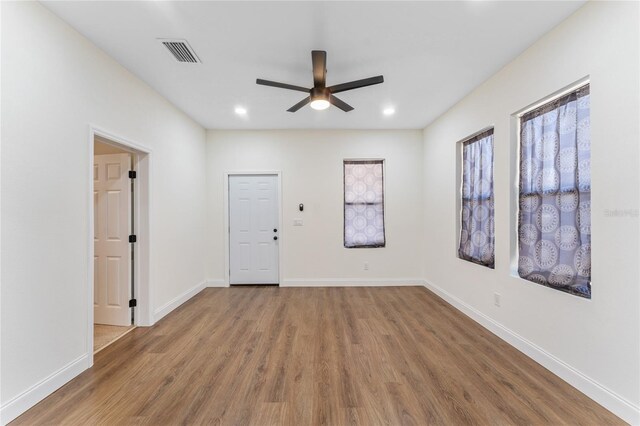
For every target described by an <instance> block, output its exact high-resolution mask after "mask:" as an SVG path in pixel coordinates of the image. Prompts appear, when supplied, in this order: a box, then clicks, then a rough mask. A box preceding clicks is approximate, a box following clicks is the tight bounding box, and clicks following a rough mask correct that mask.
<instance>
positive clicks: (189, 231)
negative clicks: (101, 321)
mask: <svg viewBox="0 0 640 426" xmlns="http://www.w3.org/2000/svg"><path fill="white" fill-rule="evenodd" d="M2 9H3V10H2V114H3V115H2V136H3V139H2V252H1V258H2V266H3V268H2V277H1V278H2V314H1V321H2V350H1V354H2V364H1V369H2V379H1V380H2V381H1V384H0V385H1V388H2V404H3V406H2V415H3V421H7V420H8V419H10V418H11V417H13V416H14V415H15V414H16V413H19V412H20V411H21V410H23V409H24V408H25V407H26V406H28V405H29V404H32V403H33V402H34V401H37V399H39V398H41V397H43V396H45V395H46V393H45V394H43V393H42V392H44V391H45V390H47V389H50V388H51V387H52V386H55V385H59V384H61V383H59V382H60V381H61V380H63V379H65V378H66V379H68V378H71V376H73V374H77V372H78V371H79V370H81V369H83V368H85V367H86V359H87V354H88V353H90V351H91V350H92V348H88V347H87V336H88V329H87V327H88V325H87V321H88V320H87V311H88V309H87V300H88V293H87V291H88V290H87V289H88V283H87V273H88V268H89V266H88V258H87V256H88V246H87V242H88V238H89V235H88V220H89V218H88V210H87V209H88V201H89V200H88V192H89V182H88V176H89V166H90V165H89V147H90V144H91V143H93V142H92V141H90V140H89V125H90V124H93V125H96V126H99V127H101V128H103V129H105V130H108V131H110V132H112V133H115V134H118V135H121V136H123V137H126V138H127V139H130V140H132V141H135V142H138V143H139V144H142V145H145V146H148V147H150V148H151V149H152V154H151V156H150V161H151V163H150V164H151V172H150V173H151V178H150V179H151V194H150V197H151V211H152V216H151V235H150V236H149V237H150V240H151V274H152V275H151V285H152V288H151V291H152V298H153V300H152V302H153V306H152V309H157V308H159V307H161V306H163V305H165V304H167V303H168V302H170V301H172V300H174V299H175V298H176V297H178V296H179V295H181V294H183V293H185V292H187V291H188V290H190V289H192V288H194V287H195V286H198V285H200V284H203V283H204V279H205V272H204V255H203V252H204V238H203V234H204V221H205V216H204V211H205V201H204V198H205V192H206V191H205V172H204V170H205V162H204V155H205V132H204V129H202V128H201V127H200V126H199V125H197V124H196V123H195V122H193V121H192V120H191V119H189V118H188V117H186V116H185V115H184V114H183V113H182V112H180V111H178V110H177V109H176V108H175V107H173V106H172V105H171V104H170V103H169V102H167V101H166V100H165V99H164V98H162V97H161V96H160V95H158V94H157V93H156V92H154V91H153V90H152V89H151V88H149V87H148V86H147V85H146V84H144V83H142V82H141V81H140V80H139V79H138V78H136V77H135V76H133V75H132V74H131V73H129V72H128V71H127V70H125V69H124V68H123V67H121V66H120V65H118V64H117V63H116V62H115V61H114V60H113V59H111V58H110V57H108V56H107V55H106V54H105V53H103V52H102V51H101V50H99V49H98V48H97V47H95V46H94V45H92V44H91V43H90V42H89V41H88V40H86V39H85V38H84V37H82V36H81V35H79V34H78V33H77V32H76V31H74V30H73V29H72V28H70V27H69V26H68V25H67V24H66V23H64V22H62V21H61V20H59V19H58V18H57V17H55V16H54V15H53V14H52V13H51V12H49V11H48V10H46V9H45V8H44V7H42V6H41V5H40V4H38V3H36V2H20V3H18V2H16V3H8V2H5V3H3V4H2ZM43 381H44V382H43ZM34 386H35V387H34ZM49 391H50V390H49Z"/></svg>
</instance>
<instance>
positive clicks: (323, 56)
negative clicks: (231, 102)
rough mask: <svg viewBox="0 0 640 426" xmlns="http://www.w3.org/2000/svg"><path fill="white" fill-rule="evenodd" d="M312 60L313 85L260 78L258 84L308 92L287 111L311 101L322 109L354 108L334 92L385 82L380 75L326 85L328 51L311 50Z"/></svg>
mask: <svg viewBox="0 0 640 426" xmlns="http://www.w3.org/2000/svg"><path fill="white" fill-rule="evenodd" d="M311 61H312V63H313V87H312V88H311V89H307V88H306V87H301V86H294V85H292V84H286V83H277V82H275V81H269V80H262V79H261V78H258V79H257V80H256V83H257V84H261V85H263V86H272V87H279V88H281V89H289V90H297V91H299V92H305V93H308V94H309V96H308V97H306V98H304V99H303V100H301V101H300V102H298V103H297V104H295V105H294V106H292V107H291V108H289V109H288V110H287V111H289V112H296V111H298V110H299V109H300V108H302V107H303V106H305V105H306V104H308V103H310V104H311V108H313V109H317V110H322V109H327V108H329V106H330V105H335V106H337V107H338V108H340V109H341V110H343V111H344V112H349V111H351V110H353V107H352V106H351V105H349V104H347V103H346V102H344V101H341V100H340V99H338V98H336V97H335V96H333V94H334V93H339V92H344V91H346V90H353V89H359V88H360V87H366V86H371V85H374V84H380V83H382V82H384V78H383V77H382V76H381V75H379V76H376V77H369V78H365V79H362V80H355V81H350V82H349V83H342V84H336V85H335V86H329V87H327V86H326V83H327V52H325V51H324V50H313V51H311Z"/></svg>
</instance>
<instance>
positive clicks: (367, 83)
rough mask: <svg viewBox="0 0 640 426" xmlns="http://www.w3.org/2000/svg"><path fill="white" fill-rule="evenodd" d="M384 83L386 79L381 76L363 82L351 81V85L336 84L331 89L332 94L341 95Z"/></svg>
mask: <svg viewBox="0 0 640 426" xmlns="http://www.w3.org/2000/svg"><path fill="white" fill-rule="evenodd" d="M380 83H384V78H383V77H382V76H381V75H379V76H377V77H369V78H364V79H362V80H356V81H350V82H349V83H342V84H336V85H335V86H331V87H329V88H328V89H329V91H330V92H331V93H340V92H344V91H346V90H353V89H359V88H361V87H367V86H373V85H374V84H380Z"/></svg>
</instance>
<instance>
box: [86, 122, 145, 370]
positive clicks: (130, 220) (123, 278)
mask: <svg viewBox="0 0 640 426" xmlns="http://www.w3.org/2000/svg"><path fill="white" fill-rule="evenodd" d="M89 151H90V157H91V173H90V177H91V179H90V182H91V185H90V189H91V191H90V196H91V198H90V205H89V211H90V214H89V220H90V242H89V247H90V259H89V265H90V266H89V269H90V276H89V281H90V285H89V295H90V298H89V315H88V316H89V324H88V328H89V333H88V336H87V352H88V353H90V354H95V353H97V352H99V351H100V350H102V349H104V348H106V347H107V346H109V345H110V344H111V343H113V342H115V341H117V340H118V339H120V338H122V337H123V336H124V335H126V334H127V333H129V332H131V331H132V330H134V328H135V327H136V326H144V325H151V318H150V316H149V311H150V310H149V289H148V279H149V276H148V253H149V251H148V235H149V232H148V231H149V221H148V213H149V211H148V205H149V203H148V197H149V192H148V176H149V173H148V170H149V164H148V162H149V158H148V157H149V153H150V151H149V150H146V149H145V148H143V147H140V146H139V145H137V144H134V143H131V142H128V141H126V140H124V139H122V138H119V137H114V136H112V135H110V134H108V133H107V132H104V131H101V130H98V129H95V128H91V134H90V150H89ZM91 363H93V358H92V357H91Z"/></svg>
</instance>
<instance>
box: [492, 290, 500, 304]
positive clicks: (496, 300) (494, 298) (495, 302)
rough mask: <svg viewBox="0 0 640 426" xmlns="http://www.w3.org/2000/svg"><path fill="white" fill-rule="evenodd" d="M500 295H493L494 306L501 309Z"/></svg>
mask: <svg viewBox="0 0 640 426" xmlns="http://www.w3.org/2000/svg"><path fill="white" fill-rule="evenodd" d="M500 297H501V296H500V293H493V304H494V305H496V306H497V307H500Z"/></svg>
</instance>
